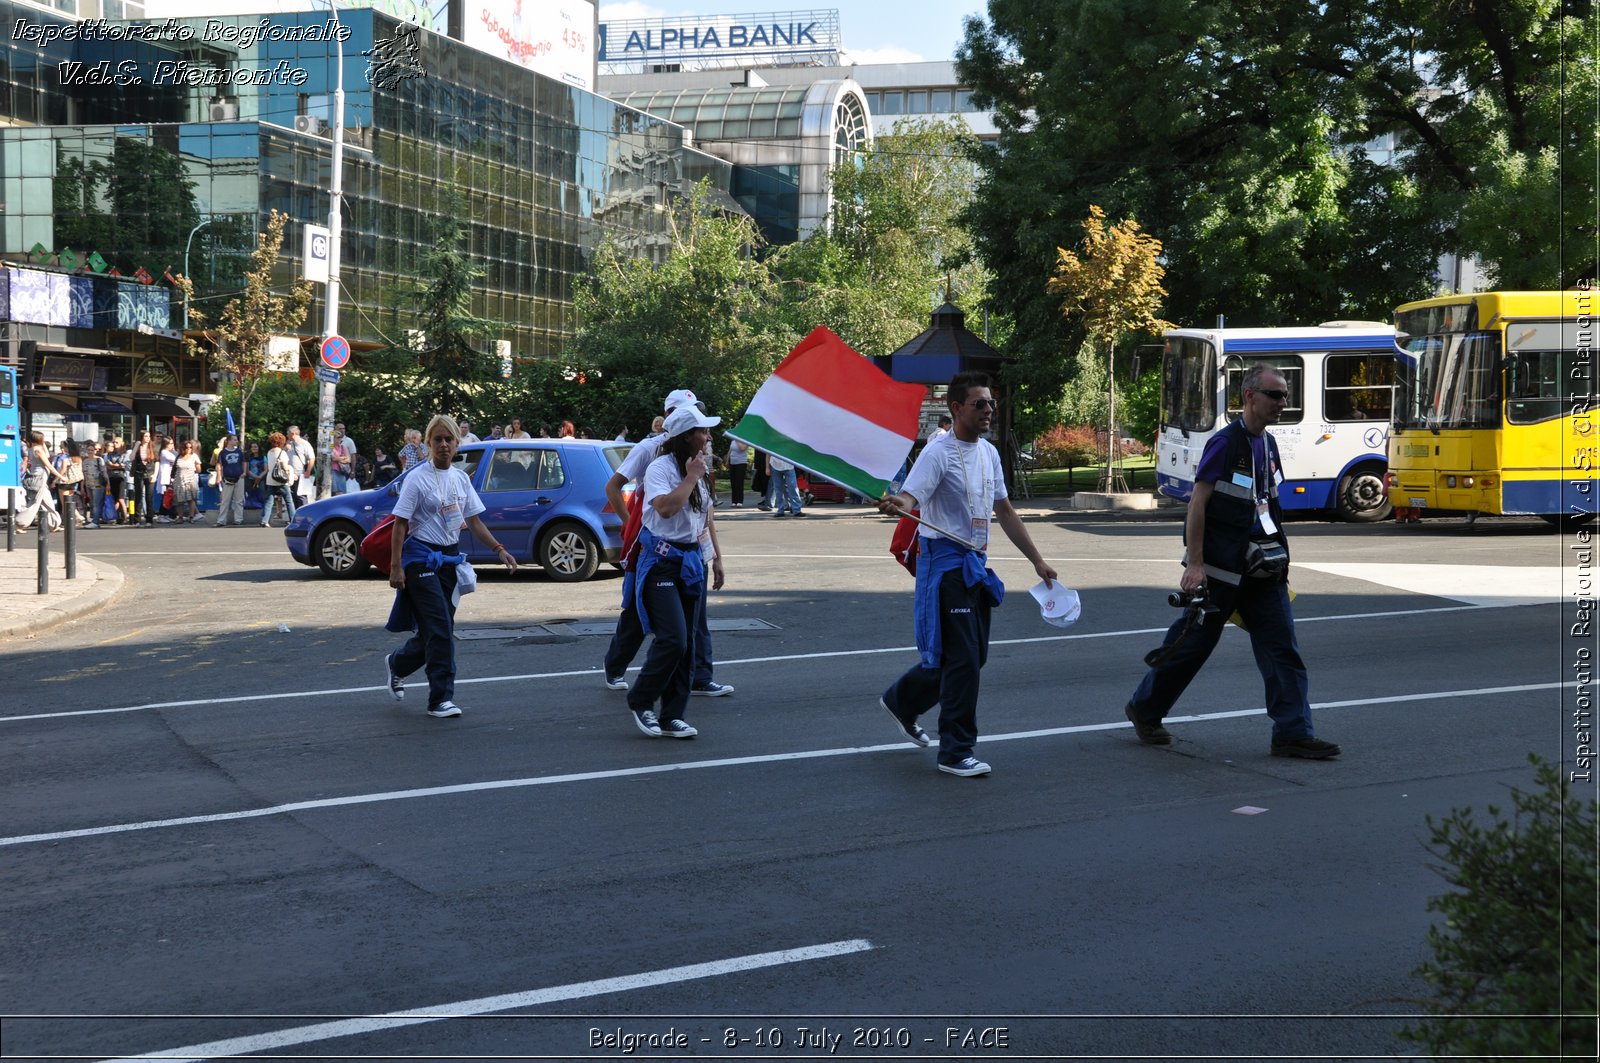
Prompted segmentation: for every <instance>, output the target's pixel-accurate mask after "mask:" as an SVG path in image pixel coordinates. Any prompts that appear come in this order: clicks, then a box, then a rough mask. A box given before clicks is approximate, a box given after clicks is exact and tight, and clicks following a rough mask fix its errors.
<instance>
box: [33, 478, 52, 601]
mask: <svg viewBox="0 0 1600 1063" xmlns="http://www.w3.org/2000/svg"><path fill="white" fill-rule="evenodd" d="M39 490H41V491H48V490H50V485H49V484H48V483H47V484H45V485H44V486H43V487H41V488H39ZM33 526H34V527H35V528H38V529H39V593H40V594H49V593H50V510H49V508H48V507H46V506H45V505H44V504H43V503H42V502H41V503H40V505H39V516H38V519H37V520H36V521H34V525H33Z"/></svg>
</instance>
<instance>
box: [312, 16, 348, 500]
mask: <svg viewBox="0 0 1600 1063" xmlns="http://www.w3.org/2000/svg"><path fill="white" fill-rule="evenodd" d="M328 12H329V13H330V14H331V15H332V16H333V21H334V26H335V33H334V40H333V46H334V54H335V56H336V57H337V68H336V69H337V74H336V77H337V80H336V82H335V88H334V90H333V160H332V166H333V175H332V180H331V181H330V182H329V185H328V285H327V289H326V290H325V292H324V293H323V294H324V296H325V297H326V300H327V301H326V304H325V305H324V308H323V316H322V338H323V339H324V340H326V339H327V338H328V337H330V336H337V335H338V334H339V241H340V235H341V231H342V219H341V217H340V210H341V203H340V200H341V199H342V198H343V195H344V35H345V34H344V22H343V21H342V20H341V19H340V18H339V4H338V2H337V0H328ZM337 394H338V385H337V384H334V383H332V382H331V381H327V380H323V381H319V386H318V388H317V455H318V466H319V467H318V470H317V489H318V491H319V493H320V494H322V495H329V494H332V493H333V455H332V450H333V417H334V401H335V399H336V397H337Z"/></svg>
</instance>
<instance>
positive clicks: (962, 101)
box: [956, 89, 978, 113]
mask: <svg viewBox="0 0 1600 1063" xmlns="http://www.w3.org/2000/svg"><path fill="white" fill-rule="evenodd" d="M977 109H978V108H977V107H975V106H973V103H972V93H970V92H968V91H967V90H966V89H957V90H956V110H957V111H960V112H962V113H970V112H972V111H976V110H977Z"/></svg>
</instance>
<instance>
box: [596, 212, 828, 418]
mask: <svg viewBox="0 0 1600 1063" xmlns="http://www.w3.org/2000/svg"><path fill="white" fill-rule="evenodd" d="M760 242H761V237H760V233H759V232H758V231H757V229H756V227H755V225H754V223H753V222H751V220H750V219H749V218H748V217H743V216H733V215H729V214H727V213H724V212H723V211H722V210H720V209H719V208H717V207H716V206H715V205H714V204H713V203H712V202H711V200H710V196H709V195H708V191H707V188H706V187H705V186H701V187H697V188H696V189H694V190H693V191H692V192H691V193H690V194H689V195H688V196H686V197H684V198H683V199H682V200H680V201H678V202H677V203H676V204H675V205H674V207H673V209H672V215H671V246H670V248H669V249H668V253H667V254H666V256H665V259H664V261H662V262H661V263H660V264H657V263H654V262H650V261H646V260H644V259H641V258H635V257H632V256H631V255H630V254H629V253H628V252H627V251H626V250H625V249H624V248H622V247H620V246H619V245H617V244H616V243H613V242H610V241H609V240H608V241H607V242H606V243H603V244H602V245H601V246H600V248H599V250H598V252H597V253H596V256H595V266H594V269H593V272H592V279H591V282H590V284H589V285H588V286H587V287H585V288H581V289H579V291H578V293H577V299H576V303H577V310H578V318H579V324H578V331H577V334H576V335H575V336H574V337H573V340H572V342H571V343H570V344H569V345H568V347H567V355H566V362H567V363H568V365H569V366H572V367H574V368H573V371H574V372H581V373H582V374H583V375H584V377H585V379H586V380H587V381H589V383H591V384H593V386H594V391H593V392H592V393H589V395H592V397H586V399H585V405H586V408H587V410H588V417H589V418H590V420H591V423H603V424H626V425H628V426H630V428H633V429H634V430H636V431H637V430H639V429H641V428H643V427H647V426H648V425H649V424H650V421H651V419H652V418H654V417H655V416H656V415H658V414H659V413H661V400H662V398H663V397H664V396H665V395H666V394H667V392H669V391H671V390H673V389H674V388H680V387H689V388H692V389H693V390H694V391H695V392H696V393H697V394H699V395H700V396H701V397H702V399H703V400H704V401H705V402H706V404H707V407H708V408H709V409H710V410H711V411H712V412H713V413H718V414H720V413H732V412H734V411H736V410H740V409H742V408H743V407H744V405H745V404H746V403H748V402H749V400H750V396H751V395H753V394H755V390H756V388H757V387H759V386H760V384H761V382H762V381H763V380H765V379H766V376H767V374H768V373H770V372H771V371H772V368H773V366H775V365H776V364H777V362H778V360H779V359H780V358H781V357H782V356H783V355H784V354H785V353H787V352H788V350H789V348H790V347H791V346H793V344H794V342H795V340H796V339H798V336H796V335H794V334H792V333H790V332H788V331H787V330H786V329H785V328H784V327H783V326H782V324H781V323H780V322H779V321H778V320H777V318H776V316H775V313H774V310H775V306H776V304H777V299H778V290H777V285H776V283H775V282H774V280H773V278H772V275H771V273H770V272H769V270H768V268H767V266H766V265H765V263H764V262H762V261H761V259H760V258H759V257H758V256H757V255H756V254H755V251H756V250H757V249H758V248H759V247H760Z"/></svg>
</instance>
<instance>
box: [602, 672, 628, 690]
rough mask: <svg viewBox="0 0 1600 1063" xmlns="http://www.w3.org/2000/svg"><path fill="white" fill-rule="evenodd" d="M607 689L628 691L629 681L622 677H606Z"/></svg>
mask: <svg viewBox="0 0 1600 1063" xmlns="http://www.w3.org/2000/svg"><path fill="white" fill-rule="evenodd" d="M606 689H607V690H627V689H628V681H627V680H626V679H624V678H622V677H621V676H620V675H608V676H606Z"/></svg>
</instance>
